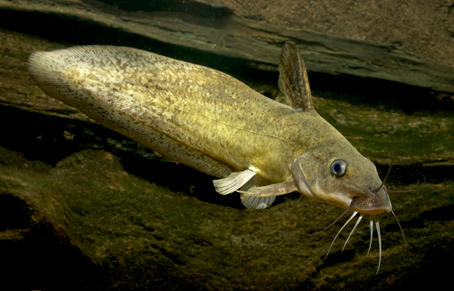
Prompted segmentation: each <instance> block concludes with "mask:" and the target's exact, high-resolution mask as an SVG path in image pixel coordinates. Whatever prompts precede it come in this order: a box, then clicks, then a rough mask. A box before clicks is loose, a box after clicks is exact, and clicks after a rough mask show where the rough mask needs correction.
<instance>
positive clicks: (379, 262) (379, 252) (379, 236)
mask: <svg viewBox="0 0 454 291" xmlns="http://www.w3.org/2000/svg"><path fill="white" fill-rule="evenodd" d="M375 218H376V221H375V227H376V228H377V234H378V268H377V274H378V271H379V270H380V264H381V234H380V224H379V223H378V218H377V217H376V216H375Z"/></svg>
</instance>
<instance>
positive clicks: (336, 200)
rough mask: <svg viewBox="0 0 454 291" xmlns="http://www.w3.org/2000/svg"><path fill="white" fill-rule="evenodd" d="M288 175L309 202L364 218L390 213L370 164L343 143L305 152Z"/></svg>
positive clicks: (340, 140) (383, 192)
mask: <svg viewBox="0 0 454 291" xmlns="http://www.w3.org/2000/svg"><path fill="white" fill-rule="evenodd" d="M291 172H292V176H293V178H294V180H295V183H296V187H297V188H298V190H299V192H301V193H303V194H305V195H306V196H308V197H309V198H311V199H313V200H316V201H319V202H323V203H327V204H331V205H334V206H338V207H341V208H344V209H346V208H349V207H351V210H353V211H357V212H359V213H366V214H380V213H382V212H390V211H392V205H391V201H390V200H389V195H388V192H387V190H386V188H385V186H384V185H382V181H381V179H380V177H379V175H378V172H377V168H376V167H375V165H374V163H373V162H372V161H371V160H369V159H367V158H366V157H364V156H363V155H361V154H360V153H359V152H358V151H357V150H356V149H355V148H354V147H353V146H352V145H351V144H350V143H349V142H348V141H347V140H345V139H336V140H329V141H326V142H323V143H321V144H319V145H318V146H316V147H313V148H312V149H310V150H307V151H306V152H304V153H303V154H302V155H300V156H299V157H297V158H296V159H295V161H294V162H293V164H292V167H291Z"/></svg>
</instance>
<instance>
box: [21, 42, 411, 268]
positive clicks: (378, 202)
mask: <svg viewBox="0 0 454 291" xmlns="http://www.w3.org/2000/svg"><path fill="white" fill-rule="evenodd" d="M29 71H30V73H31V75H32V77H33V78H34V80H35V82H36V83H37V84H38V86H39V87H40V88H41V89H43V90H44V91H45V92H46V93H47V94H49V95H50V96H52V97H55V98H57V99H60V100H61V101H63V102H65V103H67V104H69V105H71V106H74V107H76V108H78V109H80V110H81V111H83V112H84V113H85V114H87V115H88V116H89V117H91V118H93V119H94V120H95V121H97V122H99V123H100V124H102V125H104V126H106V127H108V128H111V129H113V130H115V131H117V132H120V133H122V134H124V135H126V136H128V137H130V138H132V139H134V140H136V141H138V142H140V143H142V144H144V145H145V146H147V147H149V148H151V149H153V150H155V151H157V152H158V153H160V154H161V155H163V156H164V157H166V158H168V159H169V160H172V161H175V162H179V163H182V164H185V165H188V166H190V167H193V168H195V169H197V170H199V171H202V172H204V173H207V174H209V175H212V176H215V177H218V178H220V179H217V180H214V181H213V184H214V186H215V188H216V191H217V192H218V193H220V194H223V195H226V194H230V193H233V192H235V191H237V192H240V193H241V201H242V203H243V205H245V206H246V207H248V208H254V209H264V208H267V207H269V206H270V205H271V204H272V203H273V201H274V199H275V197H276V196H277V195H284V194H287V193H290V192H293V191H298V192H300V193H302V194H304V195H306V196H307V197H309V198H311V199H313V200H315V201H319V202H323V203H328V204H332V205H335V206H338V207H341V208H344V209H346V211H345V212H344V214H345V213H347V212H348V211H353V214H352V216H351V217H350V219H349V220H348V221H347V223H348V222H349V221H350V220H352V219H353V218H354V217H355V216H356V215H357V214H358V213H360V215H359V218H358V221H357V223H356V224H355V227H354V229H355V228H356V226H357V225H358V223H359V222H360V221H361V219H362V217H363V214H370V215H371V221H370V226H371V238H372V231H373V222H375V225H376V229H377V233H378V239H379V265H378V269H379V268H380V262H381V236H380V226H379V221H378V218H377V214H380V213H383V212H385V211H386V212H389V213H391V215H392V216H393V218H394V219H395V220H396V222H397V223H398V220H397V217H396V216H395V214H394V212H393V211H392V205H391V201H390V199H389V195H388V191H387V190H386V187H384V183H383V182H382V181H381V180H380V178H379V176H378V173H377V169H376V168H375V165H374V164H373V163H372V162H371V161H370V160H368V159H367V158H365V157H364V156H362V155H361V154H360V153H359V152H358V151H357V150H356V149H355V148H354V147H353V146H352V145H351V144H350V143H349V142H348V141H347V140H346V139H345V137H344V136H343V135H342V134H340V133H339V132H338V131H337V130H336V129H335V128H334V127H332V126H331V125H330V124H329V123H328V122H326V121H325V120H324V119H323V118H322V117H320V116H319V115H318V114H317V112H316V111H315V109H314V107H313V102H312V95H311V92H310V86H309V81H308V77H307V73H306V67H305V65H304V61H303V60H302V57H301V55H300V54H299V52H298V50H297V49H296V47H295V46H294V45H293V44H291V43H286V44H284V46H283V48H282V51H281V57H280V64H279V73H280V75H279V83H278V84H279V88H280V89H281V91H282V92H284V94H285V95H286V96H287V97H288V98H289V100H290V102H291V104H292V107H289V106H286V105H283V104H281V103H278V102H275V101H273V100H271V99H269V98H266V97H265V96H262V95H261V94H259V93H257V92H255V91H254V90H252V89H251V88H249V87H248V86H246V85H245V84H243V83H241V82H240V81H238V80H236V79H234V78H232V77H230V76H228V75H226V74H223V73H221V72H219V71H216V70H213V69H209V68H206V67H202V66H198V65H194V64H190V63H186V62H182V61H177V60H174V59H170V58H166V57H163V56H160V55H156V54H153V53H150V52H146V51H142V50H138V49H133V48H126V47H114V46H82V47H73V48H69V49H63V50H57V51H52V52H36V53H34V54H32V55H31V56H30V60H29ZM336 221H337V220H336ZM344 227H345V225H344V226H343V227H342V228H341V230H340V231H342V229H343V228H344ZM399 227H400V224H399ZM340 231H339V232H340ZM401 232H402V234H404V233H403V230H402V228H401ZM338 234H339V233H338ZM336 237H337V235H336ZM336 237H335V239H336ZM404 238H405V237H404ZM347 240H348V239H347ZM333 243H334V241H333ZM331 245H332V244H331ZM330 248H331V247H330ZM328 252H329V251H328ZM378 269H377V272H378Z"/></svg>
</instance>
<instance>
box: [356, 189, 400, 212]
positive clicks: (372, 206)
mask: <svg viewBox="0 0 454 291" xmlns="http://www.w3.org/2000/svg"><path fill="white" fill-rule="evenodd" d="M355 198H356V199H355V200H356V201H355V203H354V207H353V209H354V210H355V211H358V212H359V213H366V214H380V213H383V212H385V211H386V212H388V213H389V212H391V211H392V204H391V200H389V195H388V192H387V191H386V188H385V187H382V188H381V189H380V190H379V191H374V190H373V189H370V190H368V191H365V192H363V193H361V195H359V196H357V197H355Z"/></svg>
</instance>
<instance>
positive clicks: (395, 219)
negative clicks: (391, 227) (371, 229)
mask: <svg viewBox="0 0 454 291" xmlns="http://www.w3.org/2000/svg"><path fill="white" fill-rule="evenodd" d="M389 213H391V215H392V216H393V218H394V221H395V222H396V223H397V225H398V226H399V228H400V233H401V234H402V237H403V238H404V244H405V251H406V250H407V240H406V239H405V233H404V229H403V228H402V226H401V225H400V223H399V220H398V219H397V216H396V214H395V213H394V211H392V210H391V211H390V212H389Z"/></svg>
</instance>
